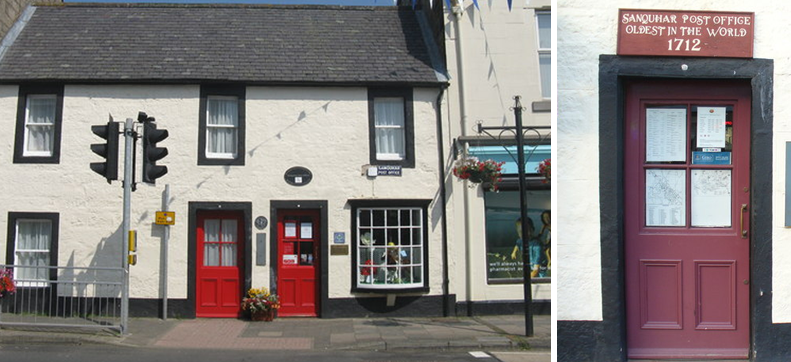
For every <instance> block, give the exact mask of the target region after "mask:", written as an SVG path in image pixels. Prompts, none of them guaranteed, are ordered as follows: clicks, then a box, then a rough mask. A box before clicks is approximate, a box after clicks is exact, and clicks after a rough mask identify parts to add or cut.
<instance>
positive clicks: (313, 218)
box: [277, 210, 321, 317]
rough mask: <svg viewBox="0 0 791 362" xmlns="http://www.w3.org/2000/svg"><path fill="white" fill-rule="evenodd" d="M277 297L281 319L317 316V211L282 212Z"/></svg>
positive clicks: (279, 228)
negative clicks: (282, 317)
mask: <svg viewBox="0 0 791 362" xmlns="http://www.w3.org/2000/svg"><path fill="white" fill-rule="evenodd" d="M277 219H278V220H277V229H278V237H277V241H278V253H279V254H280V255H278V262H277V293H278V294H279V295H280V304H281V308H280V310H279V311H278V315H279V316H313V317H315V316H318V296H319V293H318V288H319V285H318V280H319V278H318V272H319V262H320V260H319V255H320V254H319V243H320V242H321V233H320V230H321V229H320V225H319V221H320V218H319V211H318V210H279V211H278V218H277Z"/></svg>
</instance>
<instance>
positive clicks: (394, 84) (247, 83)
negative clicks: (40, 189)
mask: <svg viewBox="0 0 791 362" xmlns="http://www.w3.org/2000/svg"><path fill="white" fill-rule="evenodd" d="M19 84H65V85H163V86H164V85H200V84H228V85H245V86H249V87H321V88H332V87H341V88H348V87H392V88H397V87H401V88H403V87H412V88H436V87H439V86H447V85H448V83H447V82H440V81H437V82H377V81H347V82H329V81H327V82H298V81H297V82H286V81H249V80H231V79H53V78H48V79H33V78H18V79H0V86H8V85H19Z"/></svg>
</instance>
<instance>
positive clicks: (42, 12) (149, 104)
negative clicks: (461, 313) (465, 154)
mask: <svg viewBox="0 0 791 362" xmlns="http://www.w3.org/2000/svg"><path fill="white" fill-rule="evenodd" d="M31 11H32V14H31V17H30V18H29V20H28V21H27V22H26V23H24V24H21V25H20V27H22V30H21V31H20V32H18V33H17V35H16V36H15V37H14V38H6V39H5V43H4V44H6V45H7V49H4V54H3V55H2V57H0V72H2V73H3V76H2V78H3V80H2V84H0V119H3V120H4V122H5V126H6V127H7V129H8V130H9V132H5V133H4V134H5V136H6V139H5V140H4V142H5V144H6V146H5V147H4V148H3V149H4V151H3V152H4V158H5V159H6V161H7V163H6V165H5V166H4V167H3V170H4V171H3V172H2V178H4V179H5V180H6V183H5V185H6V186H5V187H6V192H4V195H6V197H7V200H6V201H4V202H3V209H2V210H1V211H0V213H2V214H3V215H4V217H3V218H2V219H3V220H2V221H0V223H2V226H0V227H3V228H4V229H5V230H7V231H8V232H7V235H8V237H7V238H6V239H5V240H3V241H2V244H0V248H2V250H5V251H6V252H5V253H4V254H3V255H4V257H5V263H4V264H6V265H15V266H17V267H16V277H17V278H19V279H25V280H27V281H25V282H23V283H21V284H20V287H21V288H25V287H29V288H32V287H41V288H47V285H48V281H49V280H52V279H57V278H59V276H58V273H62V272H57V273H56V272H47V271H43V272H42V271H41V270H36V269H35V268H34V266H39V265H40V266H51V267H69V266H77V267H114V266H118V265H119V264H120V261H121V260H123V258H125V257H126V252H125V251H123V250H122V248H121V245H122V242H121V241H122V228H121V221H122V218H121V217H122V214H121V211H122V188H121V187H120V186H121V182H120V181H113V182H112V184H109V185H108V184H107V183H106V182H105V180H104V179H103V178H102V176H100V175H97V174H96V173H95V172H93V171H92V170H91V169H90V168H89V164H90V163H92V162H100V161H102V159H101V158H100V157H99V156H97V155H96V154H94V153H92V152H91V148H90V145H91V144H100V143H102V142H104V140H102V139H100V138H99V137H97V136H96V135H94V134H93V133H92V132H91V127H92V126H96V125H105V124H106V122H107V120H108V115H110V116H111V117H112V118H113V119H114V120H115V121H121V122H123V121H124V120H125V119H126V118H133V119H135V120H136V119H137V116H138V113H139V112H141V111H142V112H145V113H146V114H147V115H148V116H149V117H154V118H155V120H156V121H155V122H156V124H157V126H158V128H159V129H166V130H167V131H168V133H169V136H168V137H167V138H166V139H165V140H163V141H161V142H160V143H159V144H158V146H159V147H166V148H167V149H168V153H169V154H168V155H167V156H166V157H165V158H163V159H162V160H160V161H158V164H159V165H165V166H167V168H168V171H167V174H165V175H164V176H162V177H161V178H158V179H157V180H156V184H155V185H149V184H144V183H141V182H139V181H140V176H139V175H140V172H141V170H140V169H138V170H136V172H137V174H138V178H137V180H138V183H137V190H136V191H135V192H134V193H133V196H132V214H131V220H132V222H131V228H132V229H133V230H136V231H137V235H138V242H137V251H136V255H137V264H136V265H134V266H131V267H130V279H131V282H130V297H131V305H130V315H133V316H134V315H139V316H145V315H148V316H156V315H158V314H159V313H161V301H162V299H163V298H165V297H166V298H167V299H168V301H169V304H170V307H169V309H168V312H169V313H168V314H169V315H171V316H180V317H188V318H189V317H236V316H238V315H239V314H240V312H241V308H240V299H241V297H242V295H244V293H245V292H246V290H247V289H248V288H259V287H267V288H270V289H271V290H272V291H274V292H276V293H278V294H279V295H280V297H281V301H282V303H283V307H282V308H281V309H280V315H281V316H288V315H293V316H319V317H340V316H365V315H442V314H443V308H442V301H443V300H446V299H449V298H452V296H451V295H450V294H451V292H450V291H448V290H446V289H445V290H444V289H443V285H442V281H443V278H442V277H441V276H442V275H443V268H444V267H445V266H444V265H443V258H442V254H443V239H445V235H444V234H443V224H444V223H445V210H444V205H443V202H442V199H441V197H440V194H439V189H440V186H439V185H440V184H441V178H440V172H439V166H438V165H440V164H441V161H442V159H441V158H440V157H439V156H438V154H439V150H440V149H442V148H447V147H448V145H447V144H443V141H442V138H441V137H440V134H441V133H439V130H440V129H441V128H439V127H440V124H438V123H439V120H440V119H441V118H440V117H441V113H440V112H439V109H438V103H437V102H438V95H439V94H440V93H441V92H442V89H443V88H444V87H445V86H446V84H447V78H446V77H445V76H444V75H443V74H442V73H441V72H440V71H439V69H440V68H439V67H435V66H434V65H433V64H435V63H436V62H437V61H438V60H439V59H438V58H437V54H438V53H437V51H436V46H435V45H432V44H431V39H430V38H428V39H425V38H424V37H423V35H422V34H423V33H422V31H421V26H424V25H425V24H423V25H421V22H425V19H418V16H417V15H415V13H414V12H412V11H411V10H406V9H400V10H399V9H397V8H338V7H269V6H267V7H263V6H262V7H234V6H214V7H200V6H197V7H179V6H145V5H142V6H137V7H136V6H121V7H116V6H101V5H94V6H92V5H86V6H66V7H38V8H31ZM130 19H137V20H135V21H132V20H130ZM184 19H186V20H189V21H188V22H189V23H191V24H202V25H201V26H200V29H198V28H193V27H191V25H184V24H180V23H179V21H178V20H184ZM252 19H256V20H255V21H253V20H252ZM186 20H185V21H186ZM344 21H345V22H346V24H345V25H340V24H342V23H343V22H344ZM127 22H129V23H127ZM371 22H373V23H376V24H378V28H379V29H380V30H379V31H376V32H370V31H366V32H360V31H357V30H359V29H358V28H359V27H363V28H366V29H368V25H367V24H369V23H371ZM51 24H58V25H57V26H58V29H55V30H54V31H52V32H51V33H48V34H49V35H48V36H49V37H51V38H49V40H48V41H50V43H48V45H43V46H42V45H41V44H36V43H35V42H32V41H31V37H35V33H36V32H37V31H41V30H42V29H46V28H47V27H48V26H50V25H51ZM111 24H113V25H112V26H111ZM262 24H266V25H267V26H272V28H267V27H266V26H262ZM310 24H313V25H310ZM334 26H336V27H337V28H332V27H334ZM311 27H312V28H311ZM308 28H311V29H312V30H313V33H311V32H310V31H309V30H310V29H308ZM273 29H280V30H282V31H283V32H282V33H278V34H279V35H278V34H275V33H276V32H273ZM289 29H290V30H289ZM368 30H370V29H368ZM315 32H320V33H323V34H325V35H326V36H325V38H319V39H317V38H315V37H314V36H313V35H311V34H314V33H315ZM161 34H171V35H173V36H172V37H168V36H160V35H161ZM212 34H213V35H212ZM264 34H266V35H264ZM327 34H328V35H327ZM377 37H378V38H377ZM329 44H332V47H331V48H332V49H328V48H327V47H323V45H329ZM367 47H368V48H367ZM75 48H79V49H81V51H80V52H78V53H73V52H70V51H69V49H75ZM378 49H386V50H385V51H384V52H383V53H376V50H378ZM406 49H410V51H407V50H406ZM49 52H52V53H49ZM53 54H54V55H53ZM26 59H27V60H26ZM25 69H27V70H25ZM137 125H138V126H137V128H138V129H140V128H142V127H141V124H139V123H137ZM139 132H142V129H140V130H139ZM121 144H122V145H123V137H121ZM121 148H122V150H121V152H120V153H121V157H123V146H122V147H121ZM137 150H138V151H137V152H138V153H139V152H141V151H140V150H141V147H140V145H138V148H137ZM141 159H142V155H138V157H137V160H138V161H137V166H138V167H140V164H141ZM121 164H123V162H121ZM119 174H120V175H123V172H121V171H119ZM121 178H122V177H121ZM165 185H169V189H170V198H169V199H167V200H164V196H163V194H164V188H165ZM165 208H167V209H168V210H169V211H172V212H175V215H176V217H175V220H176V221H175V225H173V226H170V227H169V228H170V230H169V235H170V236H169V240H168V241H167V243H165V240H164V234H165V229H164V228H165V226H163V225H155V224H154V219H155V212H156V211H160V210H163V209H165ZM165 248H166V249H167V250H165ZM165 255H167V259H164V256H165ZM19 266H26V267H27V268H20V267H19ZM165 275H167V278H165ZM165 284H167V295H166V296H165V295H163V290H164V288H163V286H164V285H165Z"/></svg>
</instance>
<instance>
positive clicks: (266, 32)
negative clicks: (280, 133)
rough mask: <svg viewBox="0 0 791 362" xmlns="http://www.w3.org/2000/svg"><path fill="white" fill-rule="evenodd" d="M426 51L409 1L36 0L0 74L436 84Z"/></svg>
mask: <svg viewBox="0 0 791 362" xmlns="http://www.w3.org/2000/svg"><path fill="white" fill-rule="evenodd" d="M6 42H8V40H6ZM429 53H430V52H429V47H428V46H427V44H426V42H425V40H424V38H423V36H422V33H421V29H420V25H419V23H418V20H417V18H416V15H415V13H414V12H413V11H412V10H411V9H409V8H401V9H399V8H396V7H340V6H277V5H235V6H232V5H212V6H205V5H204V6H200V5H145V4H136V5H129V4H123V5H121V4H115V5H95V4H94V5H86V4H82V5H66V6H40V7H37V8H36V9H35V12H34V13H33V16H32V17H31V18H30V20H29V22H28V23H27V24H25V27H24V29H23V30H22V31H21V33H19V36H18V37H17V38H16V39H15V40H14V42H13V43H11V45H10V47H9V48H8V50H7V51H6V53H5V54H4V55H2V58H0V82H2V83H11V82H20V81H63V82H88V83H92V82H117V81H120V82H130V83H131V82H154V83H159V82H166V83H167V82H174V83H184V82H195V81H197V82H206V81H218V82H219V81H229V82H247V83H265V84H294V83H297V84H314V83H327V82H329V83H335V84H379V83H381V84H390V83H403V84H407V83H409V84H438V83H440V82H439V81H438V78H437V74H436V72H435V69H434V67H433V66H432V62H431V60H432V59H431V57H430V54H429ZM443 81H444V79H443Z"/></svg>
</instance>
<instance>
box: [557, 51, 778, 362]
mask: <svg viewBox="0 0 791 362" xmlns="http://www.w3.org/2000/svg"><path fill="white" fill-rule="evenodd" d="M682 64H686V65H687V67H686V68H687V70H686V71H685V70H683V69H682V67H681V65H682ZM773 74H774V63H773V61H772V60H771V59H714V58H660V57H620V56H616V55H601V56H600V57H599V89H598V92H599V129H598V130H599V132H598V142H599V186H600V191H599V205H600V210H599V213H600V215H601V218H600V220H601V221H600V240H601V286H602V306H601V307H602V320H601V322H595V321H590V322H570V321H569V322H563V321H561V322H559V323H558V332H559V341H560V340H565V341H568V343H561V342H559V344H558V348H559V349H561V348H569V350H568V351H566V352H564V356H565V357H570V356H575V357H577V358H581V359H590V358H593V359H597V360H612V361H626V351H627V346H626V301H625V297H624V296H625V289H624V288H625V275H624V273H625V264H624V221H623V216H624V182H623V180H624V177H625V175H624V168H623V165H624V163H623V162H624V143H625V137H624V136H625V129H624V128H625V124H626V122H625V121H624V113H625V109H624V105H625V98H624V97H625V94H624V80H625V79H627V78H645V77H655V78H681V79H749V80H750V81H751V85H752V111H751V118H752V124H751V134H750V144H751V145H750V157H751V159H750V163H751V169H752V170H761V172H755V171H753V172H752V173H751V176H750V188H751V190H750V206H751V207H750V214H751V217H750V222H751V224H750V230H752V233H751V236H752V237H751V238H750V243H751V244H750V253H751V256H750V259H751V261H752V262H751V264H750V281H751V286H750V331H751V333H750V340H751V346H752V347H753V351H752V354H751V355H752V356H753V358H756V357H761V356H756V353H763V354H778V355H782V353H791V346H788V345H782V343H779V342H778V341H777V339H776V338H773V337H772V335H773V334H778V333H779V334H781V335H788V334H789V333H791V325H788V324H772V311H771V304H772V303H771V296H769V295H767V294H768V293H769V291H771V290H772V263H771V261H772V171H773V170H772V165H773V164H772V155H773V153H772V147H773V144H772V131H773V129H772V118H773V114H772V112H773V111H772V103H773V100H772V97H773ZM756 260H761V262H760V263H759V262H755V261H756ZM762 291H763V293H762ZM762 294H764V296H761V295H762ZM561 337H562V338H561Z"/></svg>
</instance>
